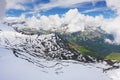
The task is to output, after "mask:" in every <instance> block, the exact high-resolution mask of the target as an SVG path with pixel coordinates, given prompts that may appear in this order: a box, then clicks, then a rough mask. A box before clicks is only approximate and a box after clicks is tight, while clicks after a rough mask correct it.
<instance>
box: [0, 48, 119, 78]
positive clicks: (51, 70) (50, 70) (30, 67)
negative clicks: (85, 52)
mask: <svg viewBox="0 0 120 80" xmlns="http://www.w3.org/2000/svg"><path fill="white" fill-rule="evenodd" d="M40 61H41V62H40V63H41V65H42V66H44V67H37V66H35V65H34V64H31V63H29V62H27V61H26V60H22V59H19V58H17V57H15V56H14V55H13V54H12V51H10V50H7V49H2V48H0V65H1V66H0V80H73V79H75V80H120V69H115V70H111V71H108V72H107V73H103V71H102V70H101V69H100V68H99V67H105V65H104V64H101V63H99V64H98V63H95V64H93V63H91V64H90V63H82V62H76V61H46V60H43V59H40Z"/></svg>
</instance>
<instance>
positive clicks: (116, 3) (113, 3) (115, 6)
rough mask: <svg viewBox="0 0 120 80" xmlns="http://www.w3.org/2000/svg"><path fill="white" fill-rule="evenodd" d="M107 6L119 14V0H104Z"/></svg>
mask: <svg viewBox="0 0 120 80" xmlns="http://www.w3.org/2000/svg"><path fill="white" fill-rule="evenodd" d="M106 3H107V6H108V7H109V8H111V9H113V10H115V11H117V14H118V15H120V0H114V1H113V0H106Z"/></svg>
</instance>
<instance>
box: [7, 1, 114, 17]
mask: <svg viewBox="0 0 120 80" xmlns="http://www.w3.org/2000/svg"><path fill="white" fill-rule="evenodd" d="M74 8H77V9H78V11H79V12H80V13H82V14H85V15H90V16H97V15H103V16H104V17H105V18H111V17H115V15H116V13H115V11H114V10H112V9H111V8H109V7H108V6H107V3H106V0H12V1H10V0H6V15H7V16H20V15H21V14H25V15H26V16H28V17H29V16H32V15H36V14H40V15H46V16H49V15H55V14H59V15H62V14H64V13H66V12H67V11H68V10H69V9H74Z"/></svg>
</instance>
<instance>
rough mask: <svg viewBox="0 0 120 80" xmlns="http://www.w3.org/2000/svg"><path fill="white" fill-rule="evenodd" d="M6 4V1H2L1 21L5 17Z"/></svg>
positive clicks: (0, 3)
mask: <svg viewBox="0 0 120 80" xmlns="http://www.w3.org/2000/svg"><path fill="white" fill-rule="evenodd" d="M5 8H6V2H5V0H0V20H1V19H2V18H3V17H4V16H5Z"/></svg>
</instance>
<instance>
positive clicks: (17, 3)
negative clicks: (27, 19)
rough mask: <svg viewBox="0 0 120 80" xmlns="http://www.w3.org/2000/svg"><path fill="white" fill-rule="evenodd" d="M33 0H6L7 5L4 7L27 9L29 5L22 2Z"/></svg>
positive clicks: (32, 0) (31, 0)
mask: <svg viewBox="0 0 120 80" xmlns="http://www.w3.org/2000/svg"><path fill="white" fill-rule="evenodd" d="M34 1H35V0H12V1H10V0H6V2H7V6H6V8H7V9H8V10H9V9H20V10H26V9H28V8H29V7H28V6H25V5H23V4H25V3H32V2H34Z"/></svg>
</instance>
